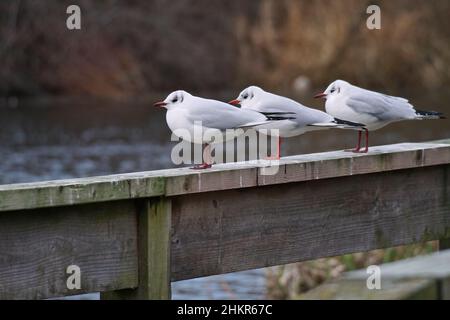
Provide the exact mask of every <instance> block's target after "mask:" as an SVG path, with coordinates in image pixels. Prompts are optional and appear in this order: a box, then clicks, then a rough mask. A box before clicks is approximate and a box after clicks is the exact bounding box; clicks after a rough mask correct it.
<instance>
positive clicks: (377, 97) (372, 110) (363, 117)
mask: <svg viewBox="0 0 450 320" xmlns="http://www.w3.org/2000/svg"><path fill="white" fill-rule="evenodd" d="M315 98H325V99H326V103H325V110H326V111H327V113H329V114H330V115H331V116H333V117H338V118H340V119H343V120H346V121H352V122H357V123H361V124H364V128H363V130H364V131H365V133H366V147H365V148H364V149H363V150H361V133H362V131H359V132H358V144H357V145H356V148H355V149H353V150H351V151H353V152H363V153H366V152H367V151H368V150H369V131H373V130H377V129H380V128H382V127H384V126H386V125H388V124H389V123H392V122H396V121H401V120H422V119H445V117H444V116H443V114H442V113H440V112H435V111H420V110H416V109H414V106H413V105H411V104H410V103H409V102H408V100H407V99H405V98H400V97H394V96H388V95H385V94H383V93H379V92H375V91H370V90H366V89H362V88H359V87H357V86H354V85H351V84H350V83H348V82H346V81H343V80H336V81H334V82H333V83H332V84H330V85H329V86H328V88H327V89H326V90H325V91H324V92H323V93H319V94H317V95H316V96H315Z"/></svg>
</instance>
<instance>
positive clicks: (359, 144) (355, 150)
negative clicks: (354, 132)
mask: <svg viewBox="0 0 450 320" xmlns="http://www.w3.org/2000/svg"><path fill="white" fill-rule="evenodd" d="M361 136H362V131H358V144H357V145H356V147H355V149H350V150H345V151H348V152H359V150H360V149H361Z"/></svg>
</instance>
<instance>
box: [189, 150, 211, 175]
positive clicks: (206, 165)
mask: <svg viewBox="0 0 450 320" xmlns="http://www.w3.org/2000/svg"><path fill="white" fill-rule="evenodd" d="M209 148H210V146H209V144H206V145H205V148H204V150H203V154H202V155H203V163H202V164H197V165H195V166H193V167H191V168H190V169H194V170H203V169H209V168H211V167H212V164H211V163H209V162H211V158H210V157H208V161H207V160H206V159H205V152H206V151H208V153H207V154H210V153H209Z"/></svg>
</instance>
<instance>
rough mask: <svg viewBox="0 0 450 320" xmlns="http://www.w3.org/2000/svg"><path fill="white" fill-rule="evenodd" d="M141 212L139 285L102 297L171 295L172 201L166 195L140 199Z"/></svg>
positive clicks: (125, 297) (155, 298)
mask: <svg viewBox="0 0 450 320" xmlns="http://www.w3.org/2000/svg"><path fill="white" fill-rule="evenodd" d="M138 211H139V212H138V239H139V240H138V253H139V263H138V265H139V284H138V287H137V288H135V289H125V290H118V291H112V292H105V293H102V294H101V299H102V300H109V299H112V300H114V299H137V300H161V299H170V298H171V289H170V288H171V285H170V283H171V282H170V281H171V280H170V230H171V200H170V199H168V198H165V197H157V198H151V199H145V200H141V201H140V203H139V204H138Z"/></svg>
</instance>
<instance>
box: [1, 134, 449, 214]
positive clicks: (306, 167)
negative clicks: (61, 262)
mask: <svg viewBox="0 0 450 320" xmlns="http://www.w3.org/2000/svg"><path fill="white" fill-rule="evenodd" d="M448 163H450V145H449V144H448V143H444V142H443V141H441V142H439V143H402V144H395V145H387V146H380V147H371V149H370V152H369V153H367V154H353V153H349V152H343V151H333V152H324V153H316V154H307V155H298V156H292V157H286V158H283V159H282V160H280V162H279V166H278V171H277V173H276V174H274V175H266V174H265V173H267V171H268V170H271V169H274V168H273V167H269V168H268V167H267V166H268V165H269V162H267V161H259V162H256V163H251V162H249V163H228V164H220V165H216V166H213V168H212V169H208V170H203V171H194V170H191V169H188V168H181V169H169V170H157V171H149V172H141V173H130V174H121V175H112V176H103V177H93V178H83V179H72V180H61V181H50V182H39V183H27V184H15V185H2V186H0V211H11V210H23V209H36V208H44V207H56V206H67V205H76V204H84V203H93V202H105V201H111V200H122V199H135V198H148V197H155V196H161V195H166V196H176V195H182V194H190V193H202V192H210V191H220V190H229V189H243V188H251V187H255V186H265V185H274V184H284V183H290V182H300V181H310V180H319V179H328V178H335V177H344V176H352V175H359V174H367V173H375V172H386V171H392V170H400V169H411V168H417V167H425V166H434V165H441V164H448Z"/></svg>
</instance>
